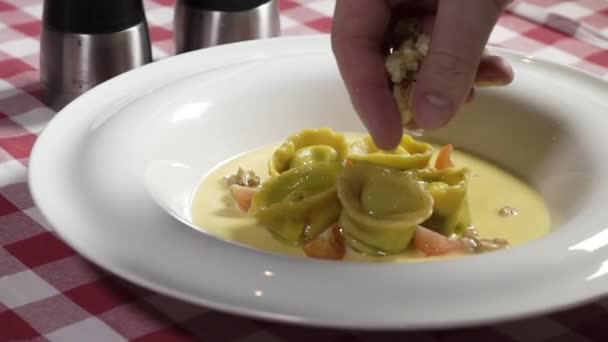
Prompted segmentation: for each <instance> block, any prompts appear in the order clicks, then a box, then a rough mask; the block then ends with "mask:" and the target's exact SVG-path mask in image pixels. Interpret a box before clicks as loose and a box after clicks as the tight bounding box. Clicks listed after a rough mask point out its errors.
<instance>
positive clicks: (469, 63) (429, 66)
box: [413, 0, 510, 129]
mask: <svg viewBox="0 0 608 342" xmlns="http://www.w3.org/2000/svg"><path fill="white" fill-rule="evenodd" d="M509 2H510V1H508V0H458V1H454V0H442V1H440V2H439V7H438V9H437V17H436V20H435V25H434V27H433V32H432V37H431V38H432V39H431V45H430V47H429V51H428V54H427V56H426V58H425V60H424V62H423V63H422V66H421V69H420V72H419V74H418V76H417V81H416V85H415V88H414V98H413V111H414V120H415V123H416V126H417V127H420V128H427V129H429V128H431V129H432V128H440V127H442V126H444V125H445V124H447V123H448V121H450V119H451V118H452V117H453V116H454V115H455V113H456V112H457V111H458V109H459V107H460V106H461V105H462V104H463V103H464V102H465V100H466V98H467V95H468V94H469V92H470V90H471V88H472V87H473V83H474V81H475V76H476V73H477V69H478V67H479V62H480V59H481V56H482V54H483V51H484V48H485V46H486V44H487V41H488V38H489V36H490V33H491V32H492V29H493V27H494V25H496V22H497V21H498V18H499V16H500V14H501V12H502V10H503V9H504V8H505V7H506V5H507V4H508V3H509Z"/></svg>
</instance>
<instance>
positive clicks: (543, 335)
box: [0, 0, 608, 342]
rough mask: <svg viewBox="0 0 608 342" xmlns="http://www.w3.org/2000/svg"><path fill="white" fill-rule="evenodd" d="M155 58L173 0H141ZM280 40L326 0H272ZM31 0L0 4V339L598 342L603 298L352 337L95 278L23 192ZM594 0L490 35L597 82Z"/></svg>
mask: <svg viewBox="0 0 608 342" xmlns="http://www.w3.org/2000/svg"><path fill="white" fill-rule="evenodd" d="M144 3H145V5H146V11H147V17H148V21H149V24H150V30H151V36H152V40H153V53H154V56H155V58H156V59H160V58H164V57H167V56H170V55H172V54H173V51H174V44H173V35H172V31H171V26H172V17H173V6H174V0H146V1H144ZM280 7H281V23H282V33H283V34H284V35H297V34H312V33H320V32H321V33H327V32H329V30H330V28H331V16H332V13H333V7H334V1H331V0H308V1H307V0H281V1H280ZM41 12H42V0H0V340H11V341H12V340H36V341H47V340H50V341H80V340H87V341H97V340H99V341H124V340H139V341H156V340H158V341H161V340H162V341H165V340H170V341H173V340H175V341H189V340H203V341H239V342H245V341H307V342H308V341H312V340H313V339H314V340H316V341H334V342H338V341H377V340H378V341H382V340H385V341H393V340H405V339H406V338H408V339H411V340H415V341H418V340H419V341H470V340H471V338H484V339H489V340H492V341H569V342H570V341H574V342H576V341H581V342H582V341H608V329H607V328H606V324H605V323H606V322H608V299H601V300H598V301H596V302H593V303H591V304H587V305H585V306H581V307H577V308H574V309H571V310H567V311H562V312H556V313H553V314H550V315H545V316H539V317H533V318H529V319H525V320H520V321H514V322H506V323H500V324H495V325H492V326H480V327H474V328H466V329H450V330H442V331H417V332H374V333H370V332H356V331H334V330H325V329H312V328H301V327H293V326H288V325H282V324H275V323H269V322H262V321H257V320H251V319H246V318H242V317H238V316H232V315H227V314H223V313H220V312H217V311H214V310H209V309H206V308H202V307H197V306H193V305H190V304H187V303H183V302H179V301H176V300H173V299H170V298H167V297H165V296H162V295H159V294H155V293H151V292H149V291H147V290H144V289H141V288H139V287H137V286H134V285H131V284H129V283H127V282H125V281H123V280H120V279H117V278H116V277H114V276H112V275H110V274H108V273H105V272H104V271H102V270H100V269H98V268H97V267H95V266H94V265H92V264H90V263H88V262H87V261H85V260H84V259H83V258H82V257H80V256H79V255H77V254H76V253H75V252H74V251H73V250H72V249H71V248H70V247H69V246H67V245H66V244H64V243H63V242H62V241H61V240H59V239H58V238H57V237H56V236H55V234H54V232H53V229H52V227H49V226H48V224H46V223H45V222H44V219H43V218H42V217H41V215H40V213H39V211H38V210H37V209H36V207H35V206H34V204H33V202H32V199H31V197H30V195H29V191H28V184H27V167H28V157H29V154H30V150H31V148H32V145H33V144H34V142H35V140H36V137H37V135H38V134H40V132H41V131H42V130H43V129H44V127H45V125H46V124H47V123H48V121H49V120H50V119H52V118H53V115H54V112H53V111H52V110H50V109H49V108H47V107H46V106H45V105H44V104H43V103H42V102H41V95H40V85H39V73H38V57H39V56H38V52H39V35H40V30H41V23H40V17H41ZM607 37H608V2H607V1H606V0H580V1H566V0H525V1H518V2H515V3H514V4H513V5H512V6H511V7H510V8H509V11H507V12H506V13H505V14H504V15H503V16H502V17H501V19H500V22H499V24H498V25H497V27H496V28H495V30H494V31H493V33H492V36H491V39H490V42H491V43H492V44H494V45H499V46H504V47H507V48H511V49H514V50H518V51H522V52H524V53H526V54H528V55H531V56H534V57H537V58H543V59H549V60H552V61H555V62H558V63H562V64H566V65H570V66H573V67H575V68H579V69H583V70H585V71H587V72H591V73H593V74H596V75H598V76H599V77H602V78H604V79H608V38H607Z"/></svg>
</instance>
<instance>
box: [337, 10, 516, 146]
mask: <svg viewBox="0 0 608 342" xmlns="http://www.w3.org/2000/svg"><path fill="white" fill-rule="evenodd" d="M509 2H510V0H397V1H391V0H337V2H336V9H335V13H334V23H333V31H332V48H333V51H334V54H335V56H336V60H337V62H338V67H339V69H340V73H341V75H342V78H343V79H344V82H345V84H346V88H347V89H348V92H349V95H350V98H351V101H352V103H353V106H354V108H355V110H356V111H357V113H358V114H359V117H360V118H361V120H362V121H363V123H364V124H365V126H366V127H367V129H368V130H369V132H370V134H371V136H372V137H373V139H374V141H375V142H376V144H377V145H378V146H379V147H381V148H384V149H393V148H395V147H396V146H397V145H398V144H399V142H400V140H401V137H402V134H403V130H402V123H401V115H400V113H399V111H398V109H397V105H396V102H395V99H394V97H393V95H392V93H391V89H390V83H389V82H388V80H387V76H386V71H385V66H384V60H385V57H386V55H387V53H388V48H389V47H390V46H391V44H392V43H394V41H393V40H394V38H395V37H391V36H390V34H389V32H391V30H390V29H391V25H393V24H394V23H396V22H397V21H398V20H400V19H403V18H408V17H416V18H420V19H422V20H423V23H424V25H423V27H424V31H425V32H426V33H428V34H429V35H430V36H431V44H430V46H429V50H428V54H427V56H426V57H425V59H424V61H423V63H422V65H421V67H420V70H419V72H418V75H417V77H416V83H415V85H414V89H413V95H412V96H413V99H412V100H413V101H412V110H413V113H414V119H413V120H414V125H415V126H416V127H417V128H422V129H433V128H440V127H443V126H444V125H445V124H447V123H448V122H449V121H450V119H451V118H452V117H453V116H454V115H455V113H456V112H457V111H458V109H459V108H460V106H461V105H462V104H464V103H465V102H466V101H468V100H470V99H472V95H473V90H474V86H489V85H493V86H497V85H506V84H509V83H510V82H511V81H512V80H513V71H512V69H511V67H510V66H509V65H508V64H507V63H506V62H505V61H504V60H503V59H501V58H499V57H497V56H487V55H485V54H484V49H485V46H486V44H487V41H488V38H489V35H490V33H491V31H492V29H493V27H494V25H496V22H497V20H498V18H499V16H500V14H501V12H502V11H503V10H504V8H505V7H506V5H507V4H508V3H509Z"/></svg>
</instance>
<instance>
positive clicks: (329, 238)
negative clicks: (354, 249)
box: [303, 224, 346, 260]
mask: <svg viewBox="0 0 608 342" xmlns="http://www.w3.org/2000/svg"><path fill="white" fill-rule="evenodd" d="M303 249H304V253H306V255H307V256H309V257H311V258H316V259H330V260H341V259H344V255H345V254H346V248H345V247H344V237H343V236H342V233H341V232H340V226H339V225H337V224H334V225H332V226H330V227H329V228H327V229H326V230H325V231H323V232H322V233H321V234H319V235H317V237H315V238H314V239H313V240H312V241H310V242H308V243H307V244H306V245H304V247H303Z"/></svg>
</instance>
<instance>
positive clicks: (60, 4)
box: [43, 0, 145, 34]
mask: <svg viewBox="0 0 608 342" xmlns="http://www.w3.org/2000/svg"><path fill="white" fill-rule="evenodd" d="M144 20H145V13H144V8H143V4H142V0H45V1H44V10H43V21H44V24H45V25H47V26H48V27H51V28H53V29H55V30H57V31H61V32H70V33H84V34H96V33H112V32H118V31H122V30H125V29H128V28H130V27H133V26H135V25H137V24H139V23H141V22H142V21H144Z"/></svg>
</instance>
